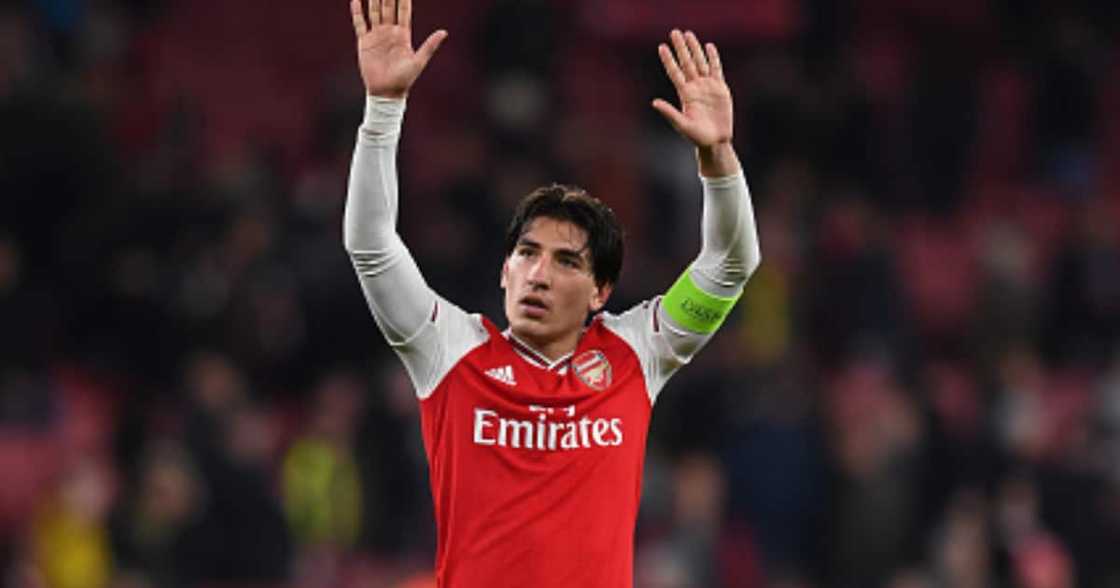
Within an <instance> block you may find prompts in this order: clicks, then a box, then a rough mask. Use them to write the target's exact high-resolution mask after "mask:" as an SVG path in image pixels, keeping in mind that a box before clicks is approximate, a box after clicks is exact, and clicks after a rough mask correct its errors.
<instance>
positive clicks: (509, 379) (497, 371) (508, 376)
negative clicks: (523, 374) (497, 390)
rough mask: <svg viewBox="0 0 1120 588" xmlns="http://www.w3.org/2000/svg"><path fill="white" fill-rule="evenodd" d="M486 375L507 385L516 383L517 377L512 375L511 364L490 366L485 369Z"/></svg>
mask: <svg viewBox="0 0 1120 588" xmlns="http://www.w3.org/2000/svg"><path fill="white" fill-rule="evenodd" d="M486 375H487V376H490V377H491V378H494V379H495V380H497V381H499V382H501V383H503V384H505V385H507V386H516V385H517V379H516V378H514V377H513V366H512V365H503V366H501V367H496V368H490V369H488V370H486Z"/></svg>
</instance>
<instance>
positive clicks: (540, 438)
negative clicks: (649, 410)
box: [474, 408, 622, 451]
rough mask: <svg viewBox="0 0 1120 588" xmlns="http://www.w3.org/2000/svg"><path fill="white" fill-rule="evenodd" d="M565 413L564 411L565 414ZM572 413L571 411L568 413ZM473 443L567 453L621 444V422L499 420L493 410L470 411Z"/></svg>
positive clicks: (618, 419)
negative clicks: (472, 421)
mask: <svg viewBox="0 0 1120 588" xmlns="http://www.w3.org/2000/svg"><path fill="white" fill-rule="evenodd" d="M565 412H568V411H565ZM569 414H574V411H571V412H569ZM474 442H475V444H476V445H496V446H498V447H512V448H514V449H531V450H535V451H571V450H573V449H590V448H592V447H618V446H619V445H622V419H621V418H612V419H604V418H599V419H591V418H588V417H583V418H581V419H579V420H566V421H551V420H548V418H547V415H546V414H545V413H543V412H542V413H541V414H540V415H538V416H537V420H535V421H532V420H519V419H507V418H503V417H502V416H501V415H499V414H498V413H497V412H496V411H493V410H487V409H485V408H476V409H474Z"/></svg>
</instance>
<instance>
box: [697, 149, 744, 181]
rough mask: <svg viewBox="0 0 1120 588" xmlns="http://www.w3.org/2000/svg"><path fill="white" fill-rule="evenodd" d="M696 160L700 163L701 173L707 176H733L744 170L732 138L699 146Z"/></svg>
mask: <svg viewBox="0 0 1120 588" xmlns="http://www.w3.org/2000/svg"><path fill="white" fill-rule="evenodd" d="M696 160H697V162H698V163H699V165H700V175H702V176H704V177H706V178H719V177H723V176H732V175H735V174H737V173H739V172H740V171H741V170H742V166H741V165H740V164H739V157H738V156H737V155H736V154H735V147H733V146H732V145H731V141H730V140H728V141H721V142H719V143H715V144H713V145H701V146H697V147H696Z"/></svg>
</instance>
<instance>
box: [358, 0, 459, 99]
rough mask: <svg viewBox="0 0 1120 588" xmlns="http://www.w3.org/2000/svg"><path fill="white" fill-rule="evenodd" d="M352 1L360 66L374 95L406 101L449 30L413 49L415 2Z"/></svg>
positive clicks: (385, 0)
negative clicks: (367, 15) (413, 6)
mask: <svg viewBox="0 0 1120 588" xmlns="http://www.w3.org/2000/svg"><path fill="white" fill-rule="evenodd" d="M366 2H367V0H350V14H351V16H352V17H353V19H354V32H355V33H356V34H357V36H358V67H359V69H361V72H362V82H363V83H364V84H365V86H366V93H367V94H369V95H370V96H382V97H385V98H403V97H405V96H407V95H408V90H409V89H410V88H411V87H412V84H414V83H415V82H416V78H418V77H420V72H422V71H424V67H425V66H427V65H428V61H430V60H431V59H432V55H435V52H436V49H439V46H440V44H441V43H443V40H444V39H446V38H447V31H445V30H442V29H440V30H438V31H436V32H434V33H432V34H431V35H429V36H428V38H427V39H426V40H425V41H424V44H422V45H420V48H419V49H416V50H415V51H414V50H413V49H412V0H400V1H399V3H398V1H397V0H368V2H369V11H368V12H369V17H368V18H367V17H366V14H365V10H364V9H363V5H364V4H365V3H366Z"/></svg>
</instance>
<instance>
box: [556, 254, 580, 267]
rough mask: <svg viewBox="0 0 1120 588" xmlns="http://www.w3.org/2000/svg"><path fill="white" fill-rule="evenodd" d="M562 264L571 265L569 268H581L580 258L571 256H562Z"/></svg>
mask: <svg viewBox="0 0 1120 588" xmlns="http://www.w3.org/2000/svg"><path fill="white" fill-rule="evenodd" d="M560 265H562V266H564V267H569V268H572V269H579V267H580V265H579V260H576V259H573V258H571V257H561V258H560Z"/></svg>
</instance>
